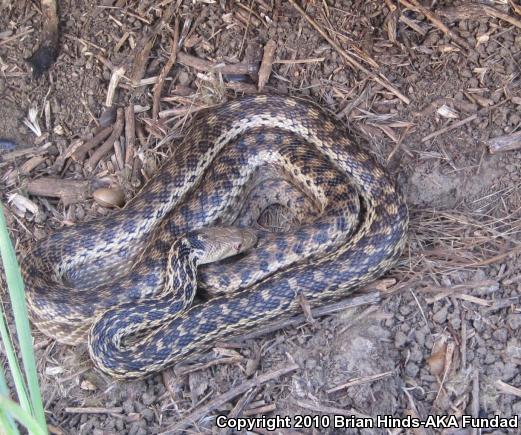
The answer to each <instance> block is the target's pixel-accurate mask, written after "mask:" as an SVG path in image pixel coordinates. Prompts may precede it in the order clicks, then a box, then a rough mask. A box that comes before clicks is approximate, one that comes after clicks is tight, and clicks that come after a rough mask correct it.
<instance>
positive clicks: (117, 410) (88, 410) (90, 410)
mask: <svg viewBox="0 0 521 435" xmlns="http://www.w3.org/2000/svg"><path fill="white" fill-rule="evenodd" d="M65 412H69V413H74V414H121V413H122V412H123V408H120V407H119V408H101V407H95V406H89V407H85V408H74V407H70V408H65Z"/></svg>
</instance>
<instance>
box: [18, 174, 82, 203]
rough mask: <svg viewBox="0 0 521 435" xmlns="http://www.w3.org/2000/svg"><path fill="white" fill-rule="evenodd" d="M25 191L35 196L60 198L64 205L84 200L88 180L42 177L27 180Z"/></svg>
mask: <svg viewBox="0 0 521 435" xmlns="http://www.w3.org/2000/svg"><path fill="white" fill-rule="evenodd" d="M27 192H28V193H29V194H31V195H36V196H50V197H53V198H60V200H61V201H62V202H63V204H64V205H70V204H75V203H77V202H81V201H85V200H86V199H87V198H88V194H89V182H88V181H85V180H69V179H65V180H63V179H61V178H51V177H42V178H36V179H34V180H31V181H29V183H28V184H27Z"/></svg>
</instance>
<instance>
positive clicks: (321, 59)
mask: <svg viewBox="0 0 521 435" xmlns="http://www.w3.org/2000/svg"><path fill="white" fill-rule="evenodd" d="M325 60H326V58H325V57H310V58H308V59H279V60H274V61H273V63H274V64H275V63H281V64H285V65H293V64H299V63H314V62H324V61H325Z"/></svg>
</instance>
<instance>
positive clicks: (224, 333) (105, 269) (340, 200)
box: [22, 95, 408, 378]
mask: <svg viewBox="0 0 521 435" xmlns="http://www.w3.org/2000/svg"><path fill="white" fill-rule="evenodd" d="M230 150H231V151H230ZM273 168H274V169H273ZM271 173H279V174H280V173H282V174H283V175H282V178H284V179H289V180H291V181H292V183H293V184H296V185H297V186H298V187H299V188H302V189H303V191H304V192H305V194H306V195H309V196H310V197H312V198H311V202H313V203H314V204H315V205H316V207H317V209H318V210H319V211H320V212H321V215H320V217H319V218H318V219H316V220H315V221H314V222H311V223H308V224H305V225H303V226H302V227H300V228H299V229H297V230H296V231H295V232H294V233H289V234H273V233H270V234H263V233H262V232H258V235H260V239H262V240H260V241H259V247H258V249H254V250H252V252H251V253H250V254H248V255H245V256H244V258H240V259H238V261H237V262H235V263H233V262H220V263H214V264H213V265H209V266H208V268H206V269H204V270H202V271H200V278H202V281H203V285H204V287H207V288H209V289H212V288H213V289H215V288H217V293H218V294H217V296H214V297H213V298H211V299H209V300H208V301H205V302H203V303H200V304H197V305H195V306H193V307H191V308H188V306H189V305H190V304H191V301H192V298H193V295H194V293H195V286H196V284H195V270H194V268H195V267H197V263H198V260H197V255H196V254H194V252H196V251H198V250H199V251H202V252H204V250H205V243H206V241H205V240H202V241H201V234H202V238H203V239H204V237H206V236H205V231H207V230H203V231H202V232H198V231H195V232H193V231H194V230H198V229H200V228H202V227H212V226H216V225H225V226H226V225H230V224H231V223H232V222H234V221H235V220H236V219H237V217H238V215H239V214H240V205H241V204H242V203H243V202H244V201H245V199H244V198H245V196H247V195H248V191H247V187H246V186H247V185H248V184H249V183H251V180H252V179H260V180H261V181H259V183H260V184H258V185H260V186H261V187H262V182H265V181H266V180H267V179H270V177H271V175H270V174H271ZM347 180H349V182H350V184H349V183H348V181H347ZM351 186H352V187H351ZM251 191H252V189H250V192H251ZM273 195H274V198H272V199H273V200H274V201H277V195H276V193H273ZM280 202H284V200H281V201H280ZM286 205H289V206H290V207H292V205H291V204H290V203H288V204H286ZM353 215H354V218H353ZM407 224H408V213H407V208H406V205H405V202H404V200H403V198H402V196H401V195H400V194H399V193H398V192H397V190H396V188H395V186H394V183H393V182H392V181H391V180H390V178H389V176H388V175H387V174H386V173H385V171H384V170H383V169H382V168H381V167H380V166H379V165H378V164H377V163H376V162H375V161H374V160H373V159H372V158H371V157H370V156H369V155H368V154H367V153H366V152H365V151H363V150H361V149H360V148H359V147H357V146H356V145H354V144H353V143H351V141H350V140H349V139H348V138H347V136H346V133H345V131H344V129H343V128H342V127H341V126H339V125H338V124H337V123H335V122H333V120H332V119H330V118H329V117H328V116H327V115H326V114H324V113H323V112H322V111H321V110H319V109H317V108H316V107H315V106H314V105H311V104H309V103H305V102H301V101H297V100H295V99H292V98H287V97H280V96H265V95H263V96H254V97H244V98H241V99H238V100H235V101H232V102H230V103H227V104H224V105H222V106H219V107H216V108H212V109H210V110H209V111H206V112H204V113H201V114H199V115H197V116H196V117H195V119H194V121H193V122H192V124H191V127H190V129H189V130H188V132H187V134H186V136H185V139H184V141H183V142H182V143H181V144H180V145H179V146H177V147H176V148H175V150H174V152H173V155H172V157H171V158H170V159H169V160H168V161H167V162H166V163H165V164H164V166H163V167H162V168H161V170H160V172H159V173H158V174H157V176H155V177H154V178H152V179H151V180H150V181H149V182H148V183H147V184H146V186H145V187H144V188H143V189H142V190H141V192H140V193H139V194H138V195H137V196H136V197H135V198H134V199H133V200H132V201H130V202H129V203H128V204H127V206H126V207H125V208H124V209H122V210H120V211H118V212H116V213H114V214H112V215H111V216H109V217H108V218H105V219H103V220H95V221H92V222H88V223H85V224H82V225H78V226H75V227H70V228H65V229H62V230H59V231H57V232H55V233H54V234H52V235H51V236H50V237H49V238H47V239H45V240H43V241H41V242H39V243H38V244H37V246H36V247H35V248H34V249H33V250H32V251H31V252H30V253H29V255H28V256H26V257H25V258H24V260H23V261H22V271H23V275H24V279H25V283H26V288H27V290H26V292H27V299H28V305H29V309H30V314H31V318H32V321H33V323H34V324H35V325H36V326H37V327H38V328H39V329H40V330H41V331H43V332H44V333H45V334H47V335H49V336H51V337H54V338H56V339H57V340H59V341H60V342H63V343H67V344H77V343H80V342H82V341H85V339H86V337H87V336H88V343H89V352H90V355H91V357H92V359H93V361H94V362H95V364H96V365H97V366H99V367H100V368H101V369H102V370H104V371H105V372H107V373H109V374H111V375H113V376H115V377H121V378H130V377H139V376H143V375H146V374H149V373H151V372H154V371H157V370H160V369H162V368H164V367H165V366H168V365H171V364H174V363H177V362H179V361H181V360H182V359H183V358H184V357H186V356H187V355H189V354H192V353H194V352H200V351H201V350H204V349H206V348H208V347H209V346H211V344H212V343H213V342H215V341H216V340H220V339H221V340H222V339H228V338H230V337H232V336H234V335H237V334H240V333H244V332H245V331H246V330H249V329H251V328H253V327H255V326H257V325H259V324H261V323H266V322H269V321H270V320H272V319H274V318H278V317H281V316H287V315H290V314H292V313H296V312H298V311H299V301H298V299H299V298H298V295H299V294H301V295H303V296H304V297H305V298H306V300H307V301H308V302H309V304H311V306H316V305H317V304H319V303H321V302H323V301H325V300H335V299H339V298H342V297H344V296H346V295H348V294H349V293H351V292H353V291H354V290H355V289H356V288H357V287H359V286H360V285H362V284H364V283H367V282H369V281H371V280H373V279H375V278H376V277H377V276H379V275H381V274H382V273H384V272H385V271H386V270H387V269H389V268H390V267H392V265H393V264H394V263H395V261H396V259H397V258H398V257H399V255H400V253H401V251H402V249H403V247H404V245H405V239H406V230H407ZM211 231H212V230H208V232H209V233H211ZM230 231H231V232H230V233H229V235H230V237H232V234H233V235H234V236H235V235H237V234H238V235H239V236H238V237H239V238H238V239H237V240H235V241H232V242H231V243H232V245H233V248H232V251H233V250H234V249H235V252H238V251H242V250H244V249H247V248H248V247H249V245H251V244H253V243H254V238H255V237H256V236H254V237H250V236H251V235H252V233H251V231H250V232H248V231H247V230H246V232H244V230H230ZM241 231H242V232H241ZM183 234H187V235H184V236H183ZM244 235H246V236H245V237H244ZM348 236H349V237H348ZM241 237H242V238H241ZM217 238H219V236H217ZM227 238H228V235H226V236H223V237H221V240H222V239H227ZM261 242H262V243H261ZM243 243H244V244H245V245H244V246H242V247H240V246H239V245H241V244H243ZM321 246H324V247H323V248H322V249H319V250H318V251H317V252H315V249H317V247H321ZM232 253H233V252H231V253H230V252H228V253H225V254H224V255H225V256H226V255H231V254H232ZM175 263H179V264H175ZM281 267H282V269H281ZM279 269H281V270H279ZM219 289H221V293H219ZM224 290H227V292H226V293H225V294H223V291H224ZM129 337H130V338H129ZM136 337H138V338H136Z"/></svg>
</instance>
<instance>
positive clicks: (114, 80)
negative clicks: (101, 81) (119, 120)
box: [105, 67, 125, 107]
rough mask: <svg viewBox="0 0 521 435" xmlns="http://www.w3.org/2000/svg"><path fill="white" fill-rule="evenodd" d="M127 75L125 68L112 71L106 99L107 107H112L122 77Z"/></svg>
mask: <svg viewBox="0 0 521 435" xmlns="http://www.w3.org/2000/svg"><path fill="white" fill-rule="evenodd" d="M124 74H125V68H123V67H119V68H116V69H115V70H113V71H112V75H111V76H110V82H109V87H108V89H107V98H106V99H105V106H107V107H112V103H113V102H114V95H115V94H116V89H117V87H118V83H119V81H120V80H121V77H123V75H124Z"/></svg>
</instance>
